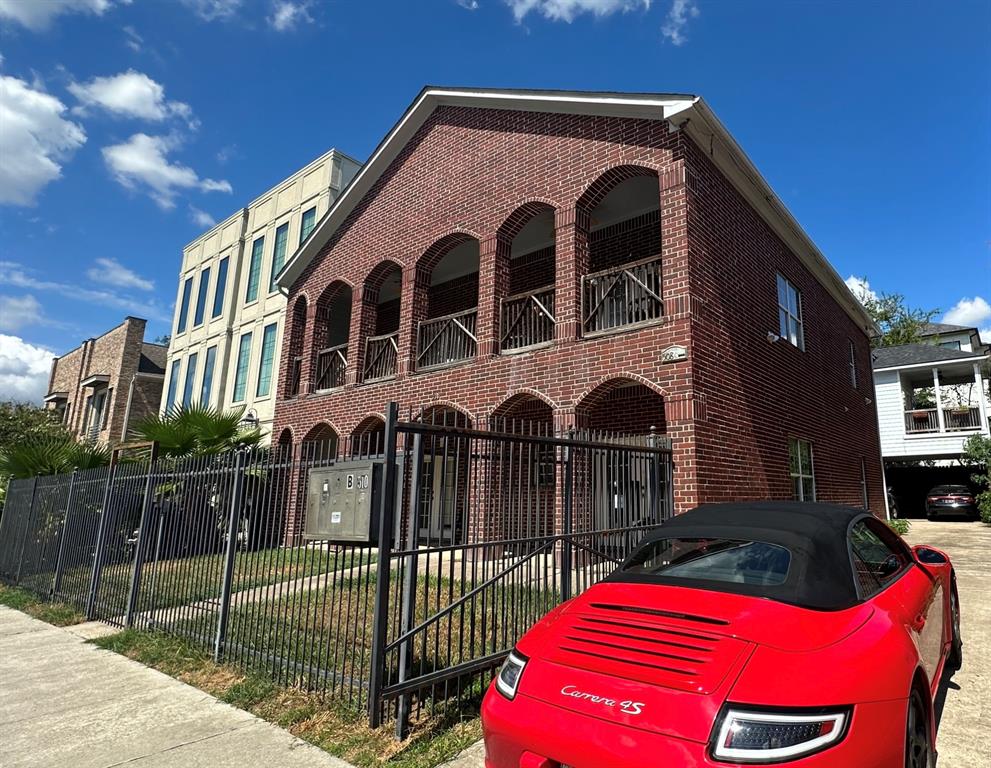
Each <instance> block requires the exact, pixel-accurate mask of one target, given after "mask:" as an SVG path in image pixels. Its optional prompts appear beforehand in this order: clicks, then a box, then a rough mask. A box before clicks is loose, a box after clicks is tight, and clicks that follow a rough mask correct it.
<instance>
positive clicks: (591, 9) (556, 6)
mask: <svg viewBox="0 0 991 768" xmlns="http://www.w3.org/2000/svg"><path fill="white" fill-rule="evenodd" d="M506 4H507V5H508V6H509V7H510V9H512V11H513V17H514V18H515V19H516V20H517V21H522V20H523V19H524V18H525V17H526V15H527V14H528V13H530V12H531V11H533V12H536V13H539V14H540V15H541V16H543V17H545V18H547V19H550V20H551V21H566V22H569V23H570V22H571V21H572V20H573V19H574V18H575V16H578V15H580V14H582V13H591V14H592V15H594V16H608V15H609V14H611V13H616V12H617V11H624V12H625V11H632V10H634V9H636V8H641V7H642V8H644V9H645V10H646V9H648V8H650V0H506Z"/></svg>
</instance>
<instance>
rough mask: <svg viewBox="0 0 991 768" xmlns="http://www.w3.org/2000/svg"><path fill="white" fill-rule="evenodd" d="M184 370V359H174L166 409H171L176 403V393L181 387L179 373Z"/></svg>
mask: <svg viewBox="0 0 991 768" xmlns="http://www.w3.org/2000/svg"><path fill="white" fill-rule="evenodd" d="M181 372H182V360H181V359H179V358H177V359H175V360H173V361H172V373H171V375H170V376H169V393H168V396H166V398H165V410H166V411H171V410H172V406H173V405H175V395H176V391H177V389H178V387H179V374H180V373H181Z"/></svg>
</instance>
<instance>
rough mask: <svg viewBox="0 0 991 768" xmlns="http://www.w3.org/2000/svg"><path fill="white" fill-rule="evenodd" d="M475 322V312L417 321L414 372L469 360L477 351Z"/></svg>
mask: <svg viewBox="0 0 991 768" xmlns="http://www.w3.org/2000/svg"><path fill="white" fill-rule="evenodd" d="M477 321H478V310H477V309H469V310H467V311H465V312H456V313H454V314H451V315H444V316H443V317H436V318H431V319H430V320H423V321H421V322H420V324H419V327H418V328H417V334H416V339H417V344H416V350H417V351H416V367H417V370H423V369H425V368H438V367H440V366H444V365H451V364H452V363H457V362H460V361H462V360H470V359H471V358H473V357H474V356H475V354H476V353H477V351H478V338H477V337H476V336H475V326H476V324H477Z"/></svg>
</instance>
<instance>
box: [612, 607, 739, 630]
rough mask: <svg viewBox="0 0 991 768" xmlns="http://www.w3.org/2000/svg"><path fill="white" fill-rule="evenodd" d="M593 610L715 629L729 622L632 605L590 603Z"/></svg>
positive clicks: (725, 625) (726, 625)
mask: <svg viewBox="0 0 991 768" xmlns="http://www.w3.org/2000/svg"><path fill="white" fill-rule="evenodd" d="M592 607H593V608H597V609H599V610H600V611H622V612H624V613H642V614H645V615H647V616H663V617H664V618H666V619H681V620H682V621H695V622H698V623H699V624H711V625H714V626H717V627H728V626H729V622H728V621H726V620H725V619H713V618H710V617H709V616H696V615H695V614H693V613H680V612H678V611H662V610H660V609H658V608H640V607H638V606H633V605H614V604H612V603H592Z"/></svg>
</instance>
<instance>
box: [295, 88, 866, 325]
mask: <svg viewBox="0 0 991 768" xmlns="http://www.w3.org/2000/svg"><path fill="white" fill-rule="evenodd" d="M441 106H463V107H472V108H477V109H502V110H506V109H509V110H519V111H526V112H552V113H565V114H581V115H596V116H609V117H626V118H637V119H648V120H669V121H671V123H672V124H674V125H676V126H678V127H679V128H681V129H684V130H685V131H686V132H687V133H688V135H689V136H691V137H692V138H693V140H694V141H695V142H696V143H697V144H698V145H699V146H704V147H709V148H711V151H709V152H708V154H709V156H710V159H712V161H713V162H714V163H715V164H716V166H717V167H718V168H719V169H720V170H721V171H722V173H723V174H724V175H725V176H726V177H727V178H728V179H729V181H730V182H731V183H732V184H733V185H734V187H736V189H737V191H739V192H740V194H741V195H743V197H744V198H745V199H746V200H747V201H748V202H749V203H750V205H751V206H753V208H754V209H755V210H756V211H757V212H758V214H759V215H760V216H761V217H762V218H763V219H764V221H765V222H766V223H767V224H768V225H769V226H770V227H771V229H772V230H774V232H775V233H776V234H777V235H778V236H779V237H780V238H781V239H782V240H783V241H784V242H785V243H786V244H787V245H788V246H789V247H790V248H791V249H792V251H794V252H795V254H796V255H797V256H798V257H799V259H801V260H802V262H803V263H804V264H805V266H806V267H807V268H808V269H809V270H810V271H811V272H812V274H813V275H815V276H816V278H817V279H818V280H819V282H820V283H822V285H823V286H824V287H825V288H826V289H827V290H828V291H829V293H830V294H831V295H832V296H833V298H834V299H836V301H837V303H839V305H840V306H841V307H842V308H843V309H844V310H845V311H846V313H847V314H848V315H849V316H850V317H851V318H852V319H853V320H854V322H855V323H856V324H857V325H858V327H860V328H862V329H864V330H865V331H866V332H867V333H868V334H873V333H876V332H877V327H876V326H875V324H874V322H873V320H871V318H870V316H869V315H868V314H867V312H866V310H865V309H864V307H863V305H862V304H861V303H860V301H859V300H857V298H856V297H855V296H854V295H853V293H851V291H850V289H849V288H848V287H847V285H846V283H845V282H844V281H843V279H842V278H841V277H840V276H839V274H837V272H836V270H835V269H833V267H832V265H831V264H830V263H829V261H828V260H827V259H826V257H825V256H824V255H823V254H822V252H821V251H820V250H819V249H818V248H817V247H816V245H815V243H813V242H812V240H811V238H810V237H809V236H808V235H807V234H806V233H805V231H804V230H803V229H802V227H801V225H800V224H799V223H798V222H797V221H796V220H795V217H794V216H792V214H791V213H790V212H789V211H788V209H787V208H786V207H785V205H784V203H782V202H781V200H779V199H778V197H777V195H775V194H774V191H773V190H772V189H771V187H770V185H769V184H768V183H767V181H766V180H765V179H764V178H763V176H761V174H760V172H759V171H758V170H757V168H756V167H755V166H754V164H753V163H752V162H751V161H750V158H748V157H747V155H746V153H744V151H743V149H741V148H740V146H739V144H737V143H736V140H735V139H733V137H732V136H731V135H730V133H729V131H727V130H726V127H725V126H724V125H723V124H722V123H721V122H720V121H719V119H718V118H717V117H716V116H715V114H714V113H713V112H712V110H711V109H709V106H708V105H707V104H706V103H705V101H703V100H702V98H701V97H700V96H695V95H692V94H672V93H615V92H594V91H554V90H523V89H474V88H443V87H437V86H427V87H425V88H424V89H423V90H422V91H420V93H419V95H418V96H417V97H416V98H415V99H414V100H413V103H412V104H410V106H409V107H408V108H407V109H406V111H405V112H404V113H403V115H402V117H400V119H399V121H398V122H397V123H396V124H395V125H394V126H393V127H392V129H391V130H390V131H389V133H387V134H386V136H385V138H383V139H382V141H381V143H380V144H379V145H378V146H377V147H376V148H375V151H374V152H372V155H371V157H370V158H369V159H368V162H366V163H365V164H364V165H363V166H362V168H361V170H360V171H359V172H358V173H357V174H356V175H355V177H354V178H353V179H352V181H351V183H350V184H349V185H348V186H347V188H346V189H345V190H344V191H343V192H342V193H341V194H340V195H339V196H338V198H337V200H336V201H334V203H333V205H331V207H330V209H329V210H328V211H327V213H325V214H324V216H323V217H322V218H321V219H320V221H319V222H317V225H316V226H315V227H314V228H313V231H312V232H311V233H310V235H309V237H307V239H306V240H305V241H304V242H303V243H302V244H300V246H299V248H298V249H297V250H296V252H295V253H294V254H293V255H292V257H291V258H290V259H289V260H288V261H287V262H286V264H285V266H284V267H283V268H282V271H281V272H279V274H278V276H277V278H276V282H277V283H278V285H279V288H280V289H282V290H283V291H288V290H289V288H291V287H292V285H293V283H294V282H296V280H298V279H299V277H300V276H301V275H302V274H303V271H304V270H305V269H306V267H307V266H308V265H309V264H310V262H311V261H312V260H313V259H314V258H315V257H316V256H317V254H318V253H319V251H320V249H321V248H323V246H324V245H325V244H326V243H327V241H328V240H329V239H330V237H331V236H332V235H333V234H334V232H336V231H337V228H338V227H340V226H341V225H342V224H343V223H344V221H345V220H346V219H347V217H348V215H349V214H350V213H351V212H352V211H353V210H354V209H355V207H356V206H357V205H358V203H359V202H360V201H361V200H362V198H364V196H365V195H366V194H367V193H368V192H369V191H370V190H371V189H372V187H373V186H374V184H375V182H376V181H378V179H379V178H380V177H381V175H382V174H383V173H384V172H385V171H386V169H387V168H388V167H389V166H390V165H391V164H392V162H393V160H395V159H396V157H397V156H398V155H399V153H400V152H401V151H402V149H403V147H404V146H405V145H406V143H407V142H408V141H409V140H410V139H411V138H412V137H413V136H414V135H415V134H416V132H417V131H418V130H419V129H420V127H421V126H422V125H423V124H424V122H426V120H427V118H428V117H429V116H430V115H431V114H432V113H433V112H434V111H435V110H436V109H437V108H438V107H441Z"/></svg>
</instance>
